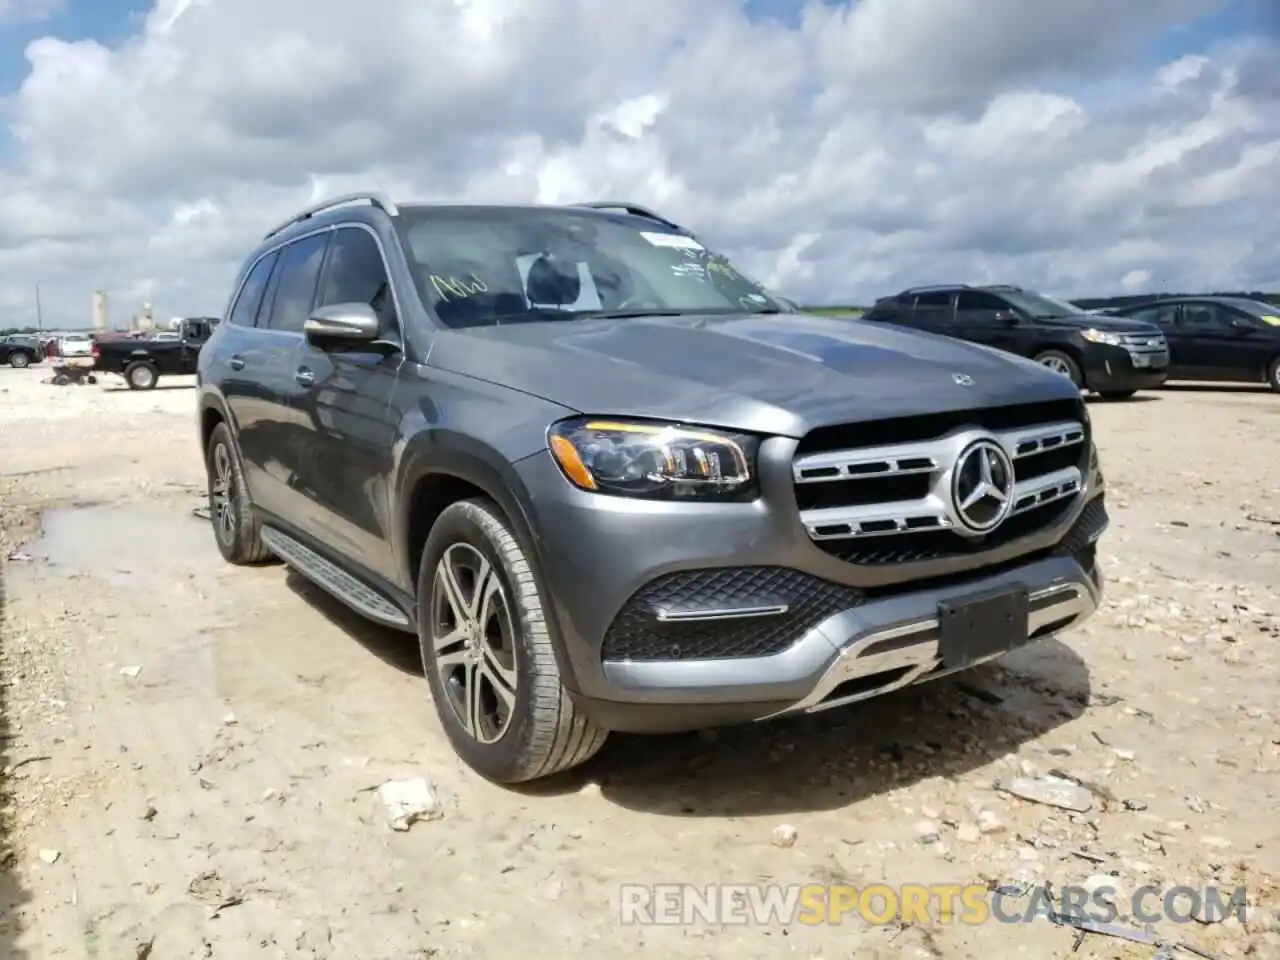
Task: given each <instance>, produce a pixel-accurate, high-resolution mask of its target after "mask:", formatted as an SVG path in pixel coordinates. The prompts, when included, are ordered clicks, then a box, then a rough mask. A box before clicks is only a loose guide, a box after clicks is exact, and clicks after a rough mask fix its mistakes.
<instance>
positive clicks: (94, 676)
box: [0, 368, 1280, 960]
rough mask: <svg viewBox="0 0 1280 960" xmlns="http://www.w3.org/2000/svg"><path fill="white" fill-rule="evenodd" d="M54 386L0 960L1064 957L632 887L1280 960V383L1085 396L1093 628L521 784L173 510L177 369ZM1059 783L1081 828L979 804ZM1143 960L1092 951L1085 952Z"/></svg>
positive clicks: (40, 467) (2, 733)
mask: <svg viewBox="0 0 1280 960" xmlns="http://www.w3.org/2000/svg"><path fill="white" fill-rule="evenodd" d="M42 375H43V376H47V370H46V371H42V370H40V369H39V368H37V369H33V370H30V371H13V370H9V369H0V508H2V509H0V560H3V559H4V558H5V557H9V560H8V563H7V564H6V565H5V566H4V589H5V591H6V593H7V600H6V602H5V603H6V605H5V607H4V609H3V620H4V624H3V630H4V633H3V650H2V653H0V656H2V657H3V660H2V662H0V672H2V676H3V687H2V688H0V691H2V693H3V718H4V719H3V722H4V729H3V730H0V738H2V739H0V747H2V748H3V758H2V760H0V766H3V775H2V776H0V785H3V787H4V789H5V792H6V796H5V797H4V799H3V811H4V818H5V825H6V833H7V837H6V843H7V846H8V858H7V860H6V861H5V866H4V873H3V874H0V885H2V886H0V910H2V911H3V912H2V914H0V957H6V958H21V960H44V958H54V957H59V958H62V957H66V958H144V957H148V956H149V957H151V958H153V960H170V958H182V960H185V958H219V960H222V958H240V957H244V958H257V957H270V958H276V957H279V958H289V960H294V958H334V960H410V958H427V957H439V958H446V957H479V958H485V957H502V958H507V957H512V956H515V955H516V954H517V953H519V954H522V955H524V956H528V957H531V958H536V957H555V958H557V960H563V958H565V957H570V956H574V957H576V956H596V955H599V954H600V953H601V952H602V951H607V952H608V953H609V955H611V956H614V957H635V956H639V955H640V954H641V952H642V951H644V952H652V953H653V955H658V956H660V955H665V956H667V957H691V958H692V957H699V958H733V960H750V958H755V957H759V958H773V957H804V958H825V960H835V958H851V957H857V958H859V960H867V958H893V957H925V958H927V957H946V958H953V957H954V958H968V957H982V958H995V957H999V958H1006V957H1013V956H1025V957H1029V958H1032V960H1038V958H1045V957H1058V956H1068V955H1070V953H1071V949H1072V945H1073V941H1074V937H1073V934H1072V933H1071V932H1070V931H1068V930H1065V929H1063V928H1061V927H1058V926H1055V925H1053V924H1051V923H1050V922H1048V921H1047V920H1045V919H1043V918H1039V919H1036V920H1034V922H1030V923H1025V924H1002V923H996V922H989V923H986V924H982V925H980V926H971V925H963V924H955V923H952V924H939V925H924V924H920V923H913V924H907V925H904V924H901V923H890V924H883V925H876V924H870V923H866V922H864V921H854V920H849V921H847V922H845V923H843V924H839V925H816V926H806V925H803V924H793V925H790V926H785V927H784V926H782V925H778V924H774V925H768V926H765V925H760V926H750V925H734V924H727V925H723V926H710V925H707V924H691V925H668V926H636V925H623V924H622V923H621V922H620V914H619V906H618V902H619V896H620V895H619V888H620V885H622V884H626V883H662V882H685V883H692V884H703V883H710V882H720V883H736V884H756V883H769V882H776V883H837V882H848V883H852V884H855V885H858V886H860V887H861V886H865V885H867V884H871V883H877V882H888V883H891V884H903V883H909V882H910V883H926V884H927V883H948V882H950V883H975V882H976V883H987V884H990V885H993V886H994V885H996V884H1000V883H1004V884H1021V885H1023V887H1022V889H1025V884H1027V883H1028V882H1042V881H1052V882H1053V883H1054V884H1057V885H1058V886H1059V887H1060V886H1061V885H1063V884H1072V883H1087V884H1089V885H1091V886H1096V885H1098V884H1099V883H1106V882H1109V883H1110V884H1111V885H1113V886H1116V887H1117V888H1118V889H1119V890H1120V892H1121V893H1120V895H1121V899H1122V901H1123V898H1124V897H1125V896H1127V895H1128V894H1127V893H1126V891H1133V890H1136V889H1137V888H1138V887H1140V886H1142V885H1144V884H1153V885H1156V886H1159V887H1161V888H1164V889H1167V888H1171V887H1174V886H1178V885H1187V886H1190V887H1193V888H1196V889H1204V888H1205V887H1206V886H1208V885H1215V884H1216V885H1219V886H1226V887H1228V888H1234V887H1235V886H1237V885H1240V884H1243V885H1244V886H1245V887H1246V888H1247V889H1248V891H1249V898H1250V902H1251V908H1250V911H1249V915H1248V918H1247V920H1246V922H1245V923H1243V924H1242V923H1240V922H1239V921H1238V920H1236V919H1227V920H1225V921H1223V922H1218V923H1213V922H1200V921H1198V920H1192V921H1189V922H1186V923H1181V924H1179V923H1174V922H1172V921H1166V922H1163V923H1161V924H1160V925H1158V927H1157V930H1159V931H1162V932H1164V933H1165V934H1167V935H1170V936H1173V937H1176V938H1178V939H1180V940H1183V941H1185V942H1187V943H1189V944H1192V945H1195V946H1196V947H1198V948H1199V949H1201V950H1204V951H1206V952H1207V954H1210V955H1213V956H1218V957H1241V956H1245V955H1246V954H1247V955H1249V956H1254V957H1259V958H1261V957H1276V956H1280V950H1277V947H1276V945H1275V942H1276V941H1280V914H1277V913H1276V912H1275V908H1276V907H1277V904H1280V899H1278V894H1280V891H1278V888H1277V877H1278V876H1280V725H1277V719H1280V700H1278V699H1277V692H1276V691H1277V680H1278V679H1280V672H1278V671H1277V665H1278V664H1280V486H1278V485H1277V484H1278V482H1280V481H1277V477H1278V476H1280V470H1278V469H1277V467H1280V397H1277V396H1274V395H1271V394H1269V393H1267V392H1266V391H1265V390H1262V389H1259V390H1248V389H1192V388H1187V389H1176V390H1173V389H1171V390H1165V391H1161V392H1158V393H1154V394H1150V395H1147V396H1140V397H1139V399H1138V400H1136V401H1134V402H1130V403H1125V404H1103V403H1097V404H1093V406H1092V409H1093V414H1094V420H1095V423H1096V425H1097V432H1098V435H1099V446H1100V448H1101V452H1102V456H1103V466H1104V469H1105V471H1106V475H1107V479H1108V484H1109V501H1110V506H1111V513H1112V527H1111V530H1110V532H1109V534H1108V535H1107V536H1106V537H1105V538H1104V541H1103V546H1102V556H1103V558H1104V562H1105V564H1106V570H1107V573H1108V576H1109V590H1110V593H1109V597H1108V602H1107V605H1106V607H1105V608H1104V609H1103V610H1102V611H1101V612H1100V613H1099V614H1098V616H1097V617H1096V618H1095V619H1094V620H1093V621H1092V622H1091V623H1090V624H1089V625H1088V626H1087V627H1086V628H1084V629H1082V630H1080V631H1077V632H1074V633H1072V634H1069V635H1065V636H1063V637H1061V638H1060V639H1056V640H1049V641H1045V642H1042V643H1041V644H1039V645H1038V646H1036V647H1033V648H1030V649H1028V650H1025V651H1021V652H1019V653H1018V654H1015V655H1010V656H1008V657H1006V658H1005V659H1004V660H1002V661H1000V662H999V663H998V664H997V665H994V666H989V667H986V668H981V669H979V670H977V671H975V672H973V673H971V674H969V675H967V676H965V677H964V678H962V679H961V680H946V681H940V682H938V683H936V684H932V685H929V686H925V687H921V688H916V689H913V690H908V691H904V692H900V693H898V694H894V695H890V696H888V697H885V698H882V699H880V700H878V701H873V702H871V703H869V704H865V705H862V706H856V707H853V708H848V709H845V710H838V711H831V712H829V713H825V714H822V715H819V716H815V717H810V718H804V719H801V720H796V721H791V722H787V723H778V724H773V725H756V726H752V727H744V728H734V729H729V730H722V731H718V732H716V733H715V734H702V735H692V736H681V737H664V738H639V737H616V738H614V740H613V741H611V743H610V745H609V746H607V747H606V748H605V750H604V752H603V753H602V754H601V755H600V756H599V757H598V758H597V759H596V760H594V761H593V762H592V763H591V764H590V765H588V766H587V767H586V768H584V769H582V770H580V771H577V772H574V773H573V774H571V775H569V776H568V777H567V778H566V779H565V780H563V781H562V782H558V783H555V784H553V785H550V786H541V787H538V788H534V789H528V790H523V791H512V790H504V789H501V788H498V787H496V786H493V785H490V784H488V783H486V782H484V781H482V780H481V779H479V778H478V777H476V776H475V775H473V774H471V773H470V772H469V771H468V770H466V769H465V768H464V767H463V766H462V765H461V763H460V762H459V761H458V760H456V759H455V758H454V756H453V754H452V753H451V751H450V750H449V748H448V746H447V744H446V741H445V739H444V736H443V734H442V732H441V731H440V729H439V728H438V726H437V723H436V720H435V717H434V715H433V713H432V709H431V705H430V703H429V694H428V691H427V686H426V684H425V682H424V681H423V680H422V679H421V677H420V674H419V669H420V668H419V664H418V661H417V653H416V650H415V648H414V644H413V642H412V640H411V638H406V637H405V636H403V635H400V634H395V633H391V632H388V631H385V630H382V629H379V628H376V627H373V626H370V625H368V624H366V623H364V622H363V621H361V620H359V619H358V618H356V617H355V616H353V615H350V614H348V613H346V612H345V611H344V610H343V609H341V608H340V607H338V606H337V605H336V604H335V603H333V602H331V601H329V600H328V599H327V598H325V597H324V596H323V595H321V594H319V592H318V591H317V590H315V589H313V588H309V587H308V586H306V585H305V583H304V582H302V581H300V580H299V579H298V578H297V577H296V576H294V575H291V574H289V573H288V572H287V571H286V570H285V569H284V568H283V567H279V566H270V567H265V568H260V569H250V570H244V569H234V568H231V567H228V566H225V565H224V564H223V563H222V562H221V560H220V558H219V556H218V553H217V551H216V549H215V547H214V544H213V541H212V537H211V533H210V531H209V529H208V523H207V521H205V520H202V519H200V518H198V517H196V516H194V515H193V513H192V510H193V508H195V507H197V506H199V505H200V504H201V502H202V492H203V469H202V465H201V461H200V455H199V451H198V449H197V444H196V439H195V420H194V408H193V394H192V391H191V389H190V384H189V383H188V382H185V381H176V380H175V381H169V382H162V383H161V385H160V387H159V388H158V389H156V390H154V391H151V392H145V393H141V392H139V393H135V392H130V391H128V390H126V389H124V388H123V386H122V385H121V384H120V383H119V382H118V381H117V382H116V383H115V384H106V385H99V386H97V387H90V386H84V387H63V388H57V387H53V386H51V385H47V384H43V383H41V382H40V378H41V376H42ZM1051 771H1060V772H1061V773H1062V774H1065V775H1066V776H1068V777H1071V778H1074V779H1075V780H1077V781H1079V782H1081V783H1083V784H1084V786H1085V789H1086V790H1087V791H1088V793H1089V795H1090V797H1091V804H1092V806H1091V809H1090V810H1088V811H1087V812H1083V813H1073V812H1070V811H1066V810H1063V809H1059V808H1057V807H1054V806H1049V805H1045V804H1041V803H1036V802H1031V801H1028V800H1025V799H1020V798H1018V797H1016V796H1012V795H1010V794H1008V793H1007V792H1003V791H1000V790H997V789H994V784H995V783H996V781H1000V780H1005V781H1007V780H1008V779H1009V778H1011V777H1035V776H1039V775H1043V774H1047V773H1049V772H1051ZM416 776H421V777H425V778H427V779H428V780H429V781H430V782H431V783H432V784H433V785H434V786H435V788H436V790H437V791H438V794H439V796H440V797H441V799H442V802H443V805H444V816H443V818H442V819H437V820H431V821H421V822H418V823H416V824H414V825H413V826H412V828H411V829H409V830H408V831H405V832H397V831H393V830H391V829H389V828H388V826H387V823H386V820H385V816H384V812H383V810H382V807H381V804H380V801H379V797H378V793H377V790H376V788H377V787H378V786H379V785H380V784H381V783H383V782H384V781H386V780H388V779H393V778H401V777H416ZM786 827H789V828H792V829H793V830H794V831H795V840H794V843H793V844H791V845H790V846H787V845H785V844H783V845H779V844H778V843H777V842H775V832H778V831H779V828H786ZM781 832H788V831H786V830H785V829H784V830H782V831H781ZM1100 878H1101V879H1100ZM1031 895H1032V894H1028V895H1027V896H1028V897H1029V896H1031ZM1201 919H1206V920H1211V919H1213V918H1201ZM1269 931H1270V932H1269ZM1153 952H1154V949H1153V948H1152V947H1150V946H1145V947H1143V946H1133V945H1131V944H1126V943H1125V942H1123V941H1121V940H1118V939H1114V938H1111V937H1106V936H1101V935H1091V936H1088V937H1087V938H1086V939H1085V940H1084V943H1083V944H1082V945H1081V946H1080V948H1079V952H1078V954H1077V955H1078V956H1080V957H1083V958H1098V957H1143V958H1149V957H1151V956H1152V954H1153ZM1184 955H1185V956H1192V954H1184Z"/></svg>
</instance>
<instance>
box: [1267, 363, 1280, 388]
mask: <svg viewBox="0 0 1280 960" xmlns="http://www.w3.org/2000/svg"><path fill="white" fill-rule="evenodd" d="M1267 383H1269V384H1271V389H1272V390H1274V391H1275V392H1276V393H1280V357H1276V358H1275V359H1274V360H1272V361H1271V367H1270V368H1269V369H1268V370H1267Z"/></svg>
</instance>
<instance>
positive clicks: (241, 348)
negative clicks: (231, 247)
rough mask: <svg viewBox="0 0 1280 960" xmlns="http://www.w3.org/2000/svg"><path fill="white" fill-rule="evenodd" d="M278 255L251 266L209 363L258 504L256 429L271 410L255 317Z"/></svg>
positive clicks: (261, 488) (262, 492) (264, 348)
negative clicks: (216, 351)
mask: <svg viewBox="0 0 1280 960" xmlns="http://www.w3.org/2000/svg"><path fill="white" fill-rule="evenodd" d="M279 259H280V254H279V251H277V250H272V251H271V252H270V253H267V254H265V255H264V256H262V257H261V258H259V260H258V261H257V263H255V264H254V265H253V266H252V267H250V269H249V273H248V275H247V276H246V277H245V280H244V282H243V283H242V284H241V286H240V290H239V292H238V293H237V294H236V295H235V299H234V300H233V301H232V304H231V309H230V311H229V312H228V314H227V325H226V326H227V329H226V332H225V333H224V334H223V339H222V343H221V345H220V347H221V348H220V349H219V350H218V353H217V356H216V358H215V360H216V366H211V367H210V369H209V379H210V382H212V383H214V384H216V385H217V387H218V389H219V390H220V391H221V393H222V398H223V400H224V401H226V404H227V410H228V411H229V413H230V415H231V424H232V428H233V429H234V431H235V434H236V439H237V442H238V444H239V447H240V459H241V461H242V462H243V464H244V479H245V484H246V485H247V486H248V488H249V496H250V499H252V500H253V501H254V502H255V503H257V504H264V497H265V496H266V484H265V480H264V477H263V473H262V459H263V453H262V448H263V441H262V437H261V430H262V429H263V425H264V422H267V421H269V419H270V413H271V411H270V407H269V405H268V402H267V396H266V394H265V392H264V389H263V387H262V385H261V383H260V379H261V377H263V376H264V375H265V370H266V366H267V362H268V359H269V357H270V353H269V345H268V344H267V343H266V342H265V341H266V338H265V337H264V336H263V334H262V332H261V330H260V329H259V327H258V321H259V318H260V317H261V316H262V315H263V314H264V313H265V308H264V306H263V304H264V300H265V298H266V295H267V294H268V293H269V292H270V288H271V281H272V279H273V276H274V271H275V268H276V266H277V264H278V262H279ZM112 346H113V347H115V346H116V345H115V344H112ZM114 352H115V351H113V353H114Z"/></svg>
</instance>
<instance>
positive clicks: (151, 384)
mask: <svg viewBox="0 0 1280 960" xmlns="http://www.w3.org/2000/svg"><path fill="white" fill-rule="evenodd" d="M124 379H125V382H126V383H128V384H129V389H130V390H152V389H154V388H155V385H156V381H157V380H159V379H160V374H159V373H158V372H157V371H156V368H155V366H154V365H153V364H150V363H145V362H141V363H134V364H131V365H130V366H129V368H128V369H127V370H125V372H124Z"/></svg>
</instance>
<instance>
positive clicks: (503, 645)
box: [418, 499, 609, 784]
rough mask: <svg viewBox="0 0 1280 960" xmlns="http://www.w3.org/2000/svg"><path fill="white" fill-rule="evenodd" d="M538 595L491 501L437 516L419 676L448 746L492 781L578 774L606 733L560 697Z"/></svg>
mask: <svg viewBox="0 0 1280 960" xmlns="http://www.w3.org/2000/svg"><path fill="white" fill-rule="evenodd" d="M543 593H544V591H543V590H541V589H540V586H539V584H538V582H537V576H536V574H535V573H534V571H533V569H532V568H531V567H530V565H529V561H528V559H527V558H526V557H525V555H524V551H523V550H521V548H520V545H519V544H518V543H517V542H516V539H515V537H514V536H513V535H512V533H511V529H510V526H509V525H508V523H507V520H506V518H505V517H504V516H503V515H502V512H501V510H500V509H499V508H498V506H497V504H495V503H494V502H493V501H491V500H488V499H475V500H464V501H461V502H459V503H455V504H453V505H452V506H449V507H447V508H446V509H445V510H444V512H443V513H441V514H440V518H439V519H438V520H437V521H436V522H435V525H434V526H433V527H432V528H431V532H430V533H429V534H428V536H427V543H426V546H425V547H424V549H423V551H422V564H421V567H420V568H419V571H418V641H419V645H420V647H421V650H422V665H423V672H424V673H425V674H426V677H427V683H428V684H429V686H430V687H431V697H432V700H433V702H434V703H435V708H436V714H437V715H438V716H439V718H440V723H441V725H442V726H443V727H444V731H445V734H446V735H447V736H448V738H449V742H450V744H451V745H452V746H453V748H454V750H455V751H456V752H457V754H458V756H459V757H461V758H462V760H463V761H464V762H465V763H466V764H467V765H468V766H470V767H471V768H472V769H473V770H475V771H476V772H477V773H479V774H480V775H481V776H483V777H485V778H487V779H489V780H492V781H494V782H496V783H504V784H512V783H523V782H526V781H529V780H536V779H539V778H542V777H548V776H551V775H552V774H555V773H559V772H561V771H563V770H568V769H569V768H570V767H576V766H578V765H579V764H582V763H585V762H586V761H587V760H589V759H591V757H593V756H594V755H595V754H596V753H597V752H599V750H600V748H601V747H602V746H604V743H605V740H606V739H607V738H608V735H609V733H608V731H607V730H605V729H603V728H602V727H599V726H597V725H596V724H595V723H593V722H592V721H591V720H589V719H587V718H586V717H584V716H582V715H581V714H579V713H578V712H577V710H576V708H575V707H574V704H573V701H572V700H571V699H570V698H569V694H568V693H567V692H566V691H565V688H564V684H563V683H562V682H561V679H560V668H559V664H558V663H557V660H556V654H555V649H554V643H555V639H554V638H553V635H552V630H553V627H552V625H551V624H550V623H549V622H548V620H547V617H546V615H545V613H544V610H545V606H544V602H543Z"/></svg>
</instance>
